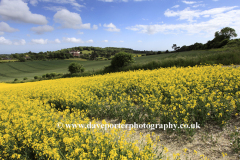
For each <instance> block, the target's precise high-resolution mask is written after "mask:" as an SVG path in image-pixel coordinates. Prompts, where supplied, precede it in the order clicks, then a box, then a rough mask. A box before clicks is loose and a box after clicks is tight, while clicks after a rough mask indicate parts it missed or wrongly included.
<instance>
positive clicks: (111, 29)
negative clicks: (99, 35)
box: [103, 23, 120, 32]
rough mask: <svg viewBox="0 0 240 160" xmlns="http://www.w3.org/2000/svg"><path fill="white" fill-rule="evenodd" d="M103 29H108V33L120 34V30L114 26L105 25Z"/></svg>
mask: <svg viewBox="0 0 240 160" xmlns="http://www.w3.org/2000/svg"><path fill="white" fill-rule="evenodd" d="M103 27H106V28H108V29H105V30H106V31H109V32H120V29H118V28H117V27H116V26H115V25H114V24H112V23H110V24H104V25H103Z"/></svg>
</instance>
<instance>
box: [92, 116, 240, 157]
mask: <svg viewBox="0 0 240 160" xmlns="http://www.w3.org/2000/svg"><path fill="white" fill-rule="evenodd" d="M105 121H106V122H107V123H108V124H119V123H120V122H118V121H116V120H109V119H108V120H107V119H105ZM96 123H98V124H102V120H99V121H96ZM235 126H236V127H238V128H240V116H238V117H234V118H232V119H231V120H230V121H229V122H228V124H227V125H226V126H224V127H223V128H222V129H221V128H220V127H218V126H216V125H214V124H207V125H205V126H204V127H201V126H200V129H196V130H195V131H196V132H195V134H194V136H192V137H191V136H187V135H183V134H181V136H178V135H176V134H175V133H172V134H169V133H167V131H164V130H163V129H156V130H150V129H134V130H135V133H134V134H133V135H132V136H131V141H135V140H138V141H140V132H141V133H142V135H143V137H145V136H146V135H147V134H150V135H151V138H152V140H153V141H154V142H155V144H159V145H160V146H161V145H163V146H164V147H166V148H168V152H167V153H166V152H165V151H163V149H162V148H161V147H160V148H159V149H158V152H159V153H160V152H163V155H164V156H165V157H164V159H167V157H169V159H171V160H173V159H174V158H173V157H174V156H173V154H177V153H180V157H181V160H190V159H191V160H203V159H205V158H206V157H207V159H209V160H240V152H238V153H236V152H234V151H233V148H232V145H231V142H230V139H231V137H230V134H231V133H232V132H233V131H235ZM110 130H111V129H108V130H107V132H110ZM121 130H122V131H125V130H126V132H130V129H125V128H123V129H121ZM152 132H154V133H155V134H154V135H152ZM157 136H159V137H160V141H155V139H156V137H157ZM128 140H130V139H128ZM143 143H146V140H143ZM139 146H140V145H139ZM185 148H187V149H188V150H187V151H186V152H184V149H185ZM194 150H196V151H197V153H195V152H194ZM222 153H225V154H227V155H226V156H225V157H223V155H222ZM201 155H204V157H203V156H201Z"/></svg>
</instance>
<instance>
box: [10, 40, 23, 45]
mask: <svg viewBox="0 0 240 160" xmlns="http://www.w3.org/2000/svg"><path fill="white" fill-rule="evenodd" d="M13 44H14V45H25V44H26V41H25V40H24V39H21V40H15V41H14V42H13Z"/></svg>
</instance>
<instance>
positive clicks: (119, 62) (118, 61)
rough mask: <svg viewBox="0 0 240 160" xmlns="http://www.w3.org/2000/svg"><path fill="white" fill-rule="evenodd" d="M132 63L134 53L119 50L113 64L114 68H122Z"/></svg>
mask: <svg viewBox="0 0 240 160" xmlns="http://www.w3.org/2000/svg"><path fill="white" fill-rule="evenodd" d="M130 63H134V59H133V55H132V54H129V53H126V52H119V53H117V54H116V55H115V56H114V57H113V59H112V61H111V66H112V67H113V68H120V67H124V66H127V65H128V64H130Z"/></svg>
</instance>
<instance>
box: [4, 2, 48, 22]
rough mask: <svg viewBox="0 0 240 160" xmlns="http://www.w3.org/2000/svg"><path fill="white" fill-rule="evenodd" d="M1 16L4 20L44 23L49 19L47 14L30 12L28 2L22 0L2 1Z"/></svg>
mask: <svg viewBox="0 0 240 160" xmlns="http://www.w3.org/2000/svg"><path fill="white" fill-rule="evenodd" d="M0 17H1V19H4V20H13V21H16V22H24V23H33V24H40V25H44V24H47V23H48V21H47V19H46V17H45V16H43V15H40V14H33V13H31V12H30V10H29V7H28V6H27V3H24V2H23V1H21V0H2V1H1V2H0Z"/></svg>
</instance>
